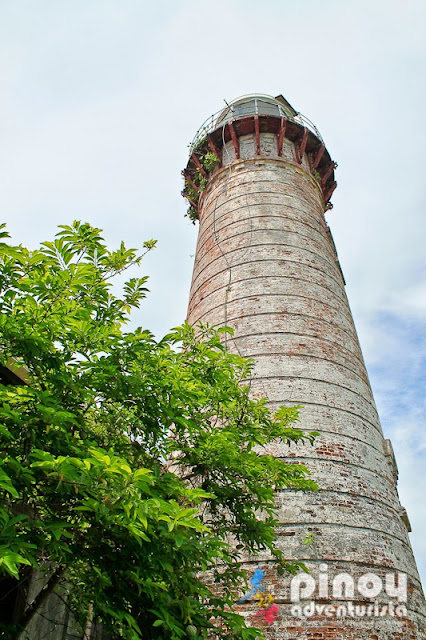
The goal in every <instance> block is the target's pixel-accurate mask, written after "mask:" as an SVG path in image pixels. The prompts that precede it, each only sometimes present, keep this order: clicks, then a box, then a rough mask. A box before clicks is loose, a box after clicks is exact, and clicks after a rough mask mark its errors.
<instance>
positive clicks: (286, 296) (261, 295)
mask: <svg viewBox="0 0 426 640" xmlns="http://www.w3.org/2000/svg"><path fill="white" fill-rule="evenodd" d="M272 296H280V297H281V298H284V299H287V300H288V299H289V298H300V299H302V300H310V301H311V302H312V301H314V302H319V303H320V304H322V305H323V306H324V307H328V308H329V309H332V310H333V311H335V312H336V313H337V314H339V315H342V316H343V317H344V318H345V319H346V320H349V321H352V322H353V318H352V315H351V312H350V308H349V307H348V309H347V313H346V314H345V313H344V311H343V310H341V309H337V308H336V307H333V305H331V304H329V303H328V302H324V301H323V300H319V298H313V297H312V296H303V295H301V294H296V293H289V294H286V293H263V292H262V293H259V294H255V293H253V294H251V295H249V296H241V297H239V298H234V299H233V300H230V301H226V302H225V301H224V302H221V303H220V304H217V305H215V306H214V307H211V308H210V309H208V310H207V311H205V312H204V313H202V314H201V315H200V316H198V320H197V322H199V321H200V319H201V318H204V316H205V315H207V314H208V313H212V312H213V311H216V309H219V308H223V309H225V307H227V308H228V307H229V306H230V305H231V304H234V303H235V302H240V301H241V300H250V298H265V297H272ZM191 301H192V296H191V299H190V303H191ZM270 313H280V314H283V313H287V312H286V310H285V308H283V309H282V310H281V311H271V312H270ZM258 315H269V314H268V313H267V312H262V313H250V314H241V315H238V316H235V317H234V318H233V319H234V320H239V319H240V318H246V317H249V318H250V317H252V318H254V317H256V316H258ZM289 315H293V314H292V313H291V312H290V313H289ZM294 315H296V314H294ZM297 315H304V314H297ZM307 317H312V318H315V319H316V320H319V321H322V318H321V317H319V316H318V315H317V316H307ZM229 320H230V318H227V322H229ZM330 324H331V323H330ZM335 326H336V327H338V326H339V325H337V324H336V325H335ZM347 333H348V332H347ZM348 335H350V334H349V333H348Z"/></svg>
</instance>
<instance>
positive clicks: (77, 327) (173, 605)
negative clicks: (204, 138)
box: [0, 222, 315, 640]
mask: <svg viewBox="0 0 426 640" xmlns="http://www.w3.org/2000/svg"><path fill="white" fill-rule="evenodd" d="M6 237H7V233H6V232H4V231H3V233H2V239H3V242H2V243H1V244H0V310H1V314H0V345H1V358H2V362H3V365H8V366H11V364H10V363H11V362H12V363H14V364H13V366H16V367H17V366H19V367H24V368H25V370H26V371H27V373H28V379H27V381H26V384H22V385H17V386H12V385H9V386H7V385H0V439H1V449H0V451H1V453H0V591H1V593H2V594H8V595H7V598H8V603H9V606H8V610H7V611H6V610H5V607H3V608H2V609H1V611H2V615H3V619H2V620H1V630H2V633H3V637H9V638H15V637H16V636H17V634H18V633H19V632H22V631H23V632H24V633H23V635H22V636H21V637H22V638H25V637H26V634H25V631H26V630H28V629H29V628H31V624H32V622H33V621H34V618H35V617H36V616H37V615H39V612H40V608H41V607H42V605H43V603H44V602H47V601H48V600H47V598H48V597H49V594H51V593H52V592H54V591H55V592H58V590H59V593H60V594H61V597H62V598H63V599H64V600H65V602H66V603H67V606H68V607H70V609H71V611H72V618H73V620H74V623H73V624H74V627H75V629H76V630H77V633H80V635H82V633H83V630H84V628H85V624H86V621H87V619H92V618H93V624H95V625H96V624H102V625H103V628H104V629H105V631H106V632H107V633H108V634H109V636H110V637H120V638H125V639H128V640H136V639H139V638H144V639H151V638H152V639H154V638H155V639H164V640H166V639H167V640H170V639H172V640H174V639H180V638H189V637H197V638H207V637H212V636H211V635H210V636H209V634H211V632H212V630H213V634H214V637H215V638H221V639H229V640H231V639H234V640H237V639H240V640H250V639H252V640H254V638H262V637H263V636H262V633H261V632H260V631H258V630H256V629H253V628H251V629H248V628H247V627H246V623H245V621H244V619H243V618H242V617H241V616H239V615H238V614H236V613H235V612H234V611H233V603H234V602H235V600H236V599H237V598H236V594H237V593H241V588H242V584H243V582H244V578H245V573H244V571H242V569H241V568H240V566H239V562H238V560H239V553H240V552H241V553H243V554H247V553H253V554H256V553H257V552H258V551H259V550H264V549H269V550H270V551H271V552H272V554H273V556H274V557H275V559H276V562H277V564H278V566H279V567H281V568H282V570H289V571H296V570H298V568H299V566H298V565H295V564H288V563H286V561H285V558H284V556H283V555H282V553H281V552H280V551H279V550H278V549H277V548H276V547H275V536H274V524H275V505H274V496H275V490H276V489H282V488H283V487H289V488H291V489H294V490H302V491H305V490H315V484H314V482H313V481H312V480H310V479H309V478H308V476H307V471H306V469H305V468H304V467H303V466H302V465H298V464H286V463H284V462H283V461H281V460H279V459H274V458H272V457H271V456H269V455H265V454H264V453H263V451H262V447H263V446H264V445H266V444H267V443H269V442H271V441H274V440H275V439H282V440H284V441H285V442H287V443H289V444H291V443H297V442H298V441H300V440H302V439H303V438H306V437H308V438H309V439H311V440H312V438H313V437H314V436H313V434H310V435H308V436H306V434H305V433H303V432H302V431H300V430H298V429H297V428H295V427H294V424H293V423H294V421H295V420H297V408H294V407H293V408H281V409H280V410H279V411H277V412H276V413H275V414H274V415H273V414H271V413H270V411H269V409H268V408H267V406H266V402H265V400H264V399H252V398H250V395H249V389H248V387H247V386H246V385H244V384H242V380H244V379H247V378H248V377H249V376H250V363H248V362H247V361H245V360H243V359H242V358H240V357H239V356H237V355H231V354H229V353H227V351H226V349H225V347H224V345H223V342H222V340H221V333H222V332H224V331H226V330H225V329H221V330H220V331H213V330H212V329H209V328H207V327H204V328H202V329H201V336H200V337H199V338H196V337H195V333H194V330H193V329H192V328H191V327H190V326H189V325H183V326H182V327H179V328H177V329H175V330H173V331H172V332H171V333H170V334H169V335H167V336H165V337H164V338H163V339H162V340H160V341H157V340H155V339H154V337H153V335H152V334H151V333H150V332H149V331H147V330H146V329H141V328H137V329H135V330H133V331H125V325H126V323H127V322H128V319H129V313H130V311H131V309H132V308H137V307H138V306H139V304H140V302H141V300H142V299H143V297H144V296H145V293H146V286H145V285H146V278H145V277H131V278H129V279H128V281H127V282H126V283H125V284H124V285H123V286H122V289H121V291H119V290H118V288H117V286H116V287H115V288H114V289H113V288H112V283H113V282H114V278H116V276H119V275H120V274H122V273H123V272H124V271H126V270H127V269H129V268H131V267H133V268H135V267H136V266H137V265H139V263H140V261H141V258H142V255H143V253H146V252H147V251H149V250H151V249H152V248H153V246H154V244H155V243H154V242H153V241H150V242H147V243H145V245H144V252H143V253H142V254H139V253H138V252H137V251H136V250H134V249H127V248H126V247H125V246H124V245H123V244H121V245H120V247H119V248H118V249H116V250H114V251H112V250H109V249H108V248H107V246H106V245H105V242H104V240H103V238H102V236H101V232H100V230H99V229H96V228H94V227H91V226H89V225H88V224H81V223H79V222H75V223H74V224H73V225H72V226H61V227H60V230H59V232H58V233H57V235H56V237H55V238H54V240H53V241H51V242H46V243H44V244H43V245H42V246H41V247H40V249H38V250H35V251H29V250H27V249H25V248H24V247H22V246H12V245H10V244H8V243H7V241H6ZM260 513H262V514H263V515H262V517H260V516H259V515H257V514H260ZM230 534H231V535H232V538H233V540H234V545H233V546H230V545H229V535H230ZM205 571H210V577H211V580H212V581H213V584H207V583H205V582H203V580H202V578H201V574H202V573H203V572H205ZM35 572H37V575H39V576H40V575H41V576H43V580H44V585H45V586H44V589H43V590H41V591H40V590H39V591H38V592H36V593H35V594H33V596H32V597H31V599H29V585H31V581H32V579H33V577H34V575H35ZM27 637H28V636H27Z"/></svg>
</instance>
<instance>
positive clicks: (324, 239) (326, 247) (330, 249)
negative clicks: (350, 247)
mask: <svg viewBox="0 0 426 640" xmlns="http://www.w3.org/2000/svg"><path fill="white" fill-rule="evenodd" d="M255 219H256V218H255V217H252V218H246V219H244V220H238V221H236V222H235V223H234V222H232V223H230V224H229V225H227V226H225V227H221V229H216V230H215V229H214V227H213V229H212V230H211V232H209V234H208V236H207V238H205V239H204V240H203V242H202V243H200V244H199V245H198V246H197V251H201V250H202V249H203V247H204V246H205V245H206V243H207V242H208V241H209V240H210V239H211V238H212V237H213V238H215V236H217V235H218V234H219V233H220V232H221V231H223V229H227V228H228V227H230V226H231V225H233V224H237V223H241V222H246V221H248V220H251V221H252V220H255ZM264 231H266V232H271V231H274V232H278V233H283V234H290V233H291V234H295V235H297V236H299V237H301V238H305V239H306V240H309V241H310V242H312V243H315V244H320V243H319V241H318V240H316V239H313V238H311V237H310V236H308V235H306V234H304V233H300V231H296V230H293V229H271V228H270V227H269V228H268V227H256V228H255V229H253V228H251V229H247V230H245V231H239V232H238V233H233V234H232V235H229V236H225V237H223V238H220V242H225V241H228V240H232V239H233V238H237V237H238V236H241V235H244V234H247V233H248V234H253V233H259V232H264ZM318 235H319V234H318ZM319 239H320V240H321V241H322V242H323V243H324V251H325V252H326V253H331V255H332V257H333V259H335V258H337V255H336V253H335V251H334V250H333V247H332V246H331V244H330V241H329V240H328V238H327V236H326V235H325V234H324V235H319Z"/></svg>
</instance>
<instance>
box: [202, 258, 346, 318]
mask: <svg viewBox="0 0 426 640" xmlns="http://www.w3.org/2000/svg"><path fill="white" fill-rule="evenodd" d="M227 271H229V270H228V269H224V270H223V271H221V272H220V273H226V272H227ZM262 278H263V279H265V278H266V279H269V278H277V279H279V280H284V279H286V280H295V281H296V282H305V283H308V284H313V285H314V286H315V287H321V289H323V290H324V291H326V292H327V293H330V294H332V297H333V298H336V300H337V301H339V302H341V303H342V304H343V305H344V306H346V305H347V299H346V296H345V297H343V296H342V297H340V296H338V295H337V294H336V293H335V292H334V291H333V289H329V288H328V287H326V286H324V285H322V284H319V283H316V282H315V283H312V282H310V281H309V280H307V279H306V278H299V277H296V276H284V275H277V276H251V277H249V278H239V279H238V280H232V281H231V282H230V283H225V284H223V285H221V286H220V287H216V289H213V290H210V291H209V292H208V293H206V294H205V295H204V296H203V297H200V301H199V302H197V303H195V304H200V303H201V302H202V301H204V300H206V299H207V298H209V297H210V296H212V295H214V294H215V293H218V292H219V291H222V290H223V289H226V290H228V289H230V290H231V291H232V286H233V285H236V284H240V283H241V282H251V280H261V279H262ZM206 284H208V285H210V284H211V283H210V281H206V282H203V283H201V284H199V285H198V287H197V288H196V289H195V290H194V291H191V299H190V302H192V300H193V298H194V297H195V296H196V295H197V293H198V292H199V291H200V289H201V288H202V287H204V286H206ZM261 295H271V296H274V295H276V296H286V295H289V296H292V295H293V296H297V295H298V294H294V293H288V291H287V290H283V291H282V292H275V293H272V292H268V293H263V290H262V291H261V292H259V293H253V294H251V296H261ZM244 297H246V298H247V297H250V296H244ZM303 297H304V298H306V299H308V300H318V298H312V297H311V296H303ZM240 299H241V298H233V299H232V300H229V299H228V300H227V304H228V305H229V304H230V303H231V302H233V301H234V300H240ZM321 302H322V301H321ZM323 304H327V305H328V306H330V307H332V308H333V309H335V310H336V311H339V313H340V309H338V308H337V307H334V306H333V305H330V304H329V303H328V302H323ZM348 308H349V307H348ZM349 311H350V308H349Z"/></svg>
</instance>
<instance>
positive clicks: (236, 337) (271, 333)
mask: <svg viewBox="0 0 426 640" xmlns="http://www.w3.org/2000/svg"><path fill="white" fill-rule="evenodd" d="M264 336H296V337H297V338H309V339H311V340H317V341H318V342H327V343H328V344H331V345H333V346H336V347H338V349H340V350H341V351H342V352H344V353H346V354H348V357H350V358H355V360H357V361H358V362H359V363H360V364H361V366H362V367H363V368H364V369H365V362H364V360H363V359H362V357H360V356H359V355H358V354H356V353H354V352H352V351H349V350H348V349H347V348H346V347H344V346H342V344H341V343H340V342H335V341H334V340H330V339H329V338H323V337H321V338H320V337H318V336H314V335H312V334H309V333H301V332H300V331H298V332H297V333H296V332H294V331H264V332H260V331H257V332H256V333H245V334H242V335H241V334H238V335H234V336H233V340H243V339H244V338H258V339H259V338H262V337H264ZM283 355H286V354H283Z"/></svg>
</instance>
